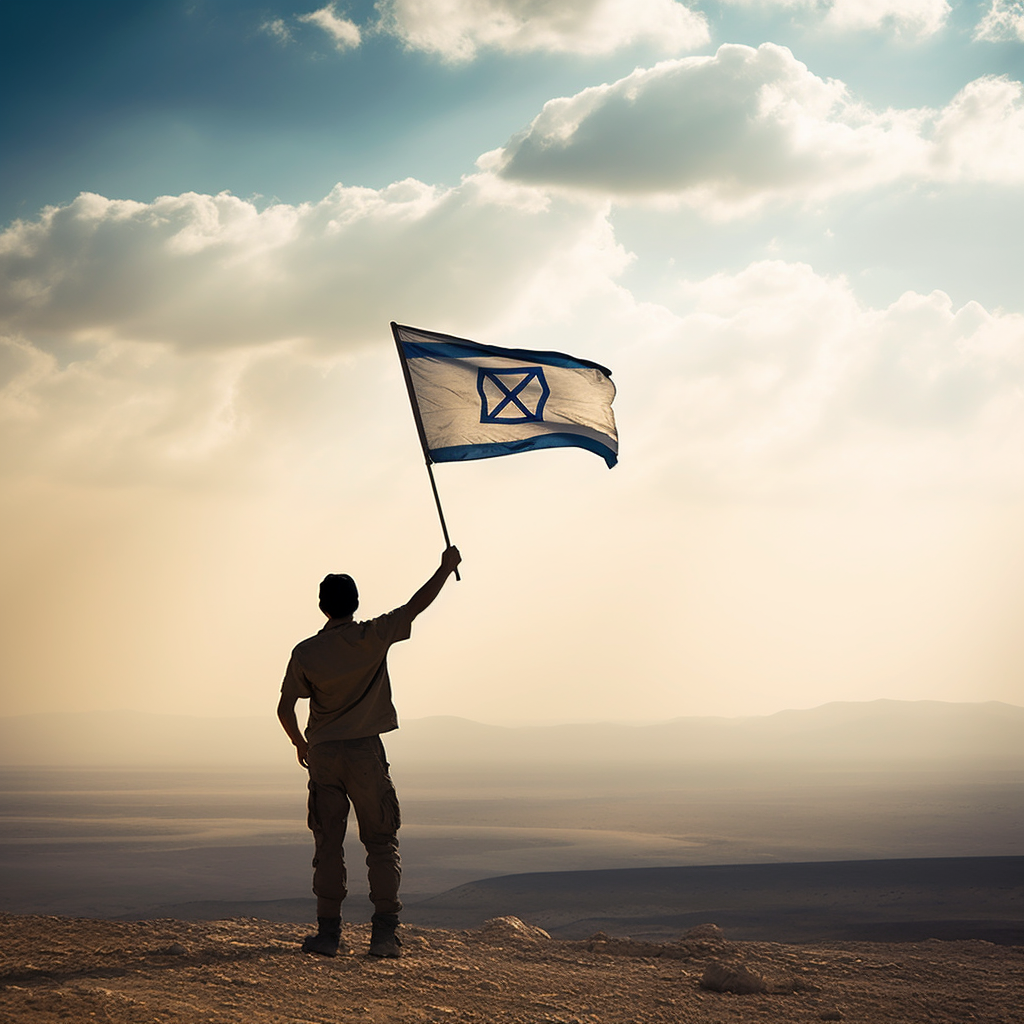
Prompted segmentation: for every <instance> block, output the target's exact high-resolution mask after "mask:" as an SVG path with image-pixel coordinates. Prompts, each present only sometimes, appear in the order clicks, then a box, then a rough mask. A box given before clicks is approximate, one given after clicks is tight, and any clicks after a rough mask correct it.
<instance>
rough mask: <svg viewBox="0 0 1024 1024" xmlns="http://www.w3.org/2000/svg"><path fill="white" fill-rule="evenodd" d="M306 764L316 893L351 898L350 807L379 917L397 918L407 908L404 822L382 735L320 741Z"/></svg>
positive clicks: (334, 898) (309, 755)
mask: <svg viewBox="0 0 1024 1024" xmlns="http://www.w3.org/2000/svg"><path fill="white" fill-rule="evenodd" d="M307 763H308V764H309V819H308V823H309V827H310V830H311V831H312V833H313V838H314V840H315V842H316V852H315V854H314V856H313V892H314V893H315V894H316V895H317V896H321V897H324V898H325V899H330V900H343V899H344V898H345V897H346V896H347V895H348V874H347V871H346V869H345V851H344V842H345V833H346V831H347V828H348V812H349V808H350V807H351V808H354V809H355V812H356V820H357V822H358V823H359V840H360V842H361V843H362V844H363V846H365V847H366V868H367V874H368V876H369V881H370V901H371V902H372V903H373V905H374V907H375V909H376V912H377V913H378V914H397V913H398V912H399V911H400V910H401V909H402V904H401V901H400V900H399V898H398V888H399V885H400V883H401V880H402V859H401V857H400V856H399V853H398V829H399V826H400V825H401V823H402V822H401V813H400V811H399V808H398V795H397V793H395V786H394V783H393V782H392V781H391V775H390V773H389V771H388V769H389V767H390V766H389V765H388V762H387V758H386V755H385V753H384V744H383V743H381V740H380V737H379V736H364V737H361V738H360V739H355V740H332V741H328V742H326V743H317V744H316V745H315V746H312V747H310V748H309V753H308V755H307Z"/></svg>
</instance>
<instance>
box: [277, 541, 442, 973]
mask: <svg viewBox="0 0 1024 1024" xmlns="http://www.w3.org/2000/svg"><path fill="white" fill-rule="evenodd" d="M461 561H462V556H461V555H460V554H459V550H458V548H455V547H449V548H448V550H447V551H445V553H444V554H443V555H442V556H441V565H440V566H439V567H438V569H437V571H436V572H435V573H434V575H433V576H431V577H430V579H429V580H427V582H426V583H424V584H423V586H422V587H420V589H419V590H417V591H416V593H415V594H413V596H412V598H410V600H409V601H408V603H406V604H404V605H402V606H401V607H400V608H396V609H395V610H394V611H393V612H388V613H387V614H386V615H380V616H378V617H377V618H375V619H369V620H368V621H366V622H356V621H355V619H354V618H353V616H354V615H355V612H356V609H357V608H358V607H359V593H358V591H357V590H356V585H355V582H354V581H353V579H352V577H351V576H345V575H340V574H334V573H332V574H331V575H329V576H327V577H325V578H324V581H323V582H322V583H321V584H320V610H321V611H322V612H323V613H324V615H326V616H327V624H326V625H325V626H324V628H323V629H321V630H320V632H319V633H317V634H316V635H315V636H311V637H310V638H309V639H308V640H303V641H302V643H300V644H298V645H297V646H296V647H295V649H294V650H293V651H292V656H291V660H290V661H289V662H288V669H287V671H286V672H285V676H284V682H283V683H282V684H281V701H280V703H279V704H278V705H277V717H278V718H279V719H280V720H281V725H282V726H284V731H285V732H286V733H288V738H289V739H290V740H291V741H292V743H293V744H294V745H295V751H296V754H297V755H298V759H299V764H301V765H302V767H303V768H308V769H309V827H310V829H312V831H313V836H314V839H315V841H316V853H315V855H314V857H313V892H314V893H316V898H317V900H316V919H317V934H316V935H307V936H306V939H305V941H304V942H303V943H302V948H303V950H305V951H306V952H308V953H322V954H323V955H325V956H335V955H337V952H338V945H339V942H340V938H341V902H342V900H344V899H345V896H346V895H347V893H348V889H347V887H346V881H347V875H346V872H345V858H344V850H343V843H344V840H345V830H346V827H347V824H348V812H349V808H350V807H354V808H355V812H356V819H357V821H358V822H359V839H360V841H361V842H362V844H363V845H364V846H365V847H366V866H367V873H368V875H369V880H370V900H371V901H372V903H373V905H374V915H373V933H372V936H371V939H370V955H371V956H390V957H396V956H399V955H400V950H399V946H400V945H401V943H400V941H399V939H398V936H397V935H396V934H395V930H396V928H397V927H398V914H399V911H400V910H401V909H402V904H401V901H400V900H399V898H398V887H399V883H400V881H401V878H402V862H401V858H400V857H399V854H398V827H399V825H400V824H401V818H400V814H399V809H398V797H397V795H396V794H395V787H394V784H393V783H392V781H391V776H390V775H389V774H388V762H387V759H386V757H385V754H384V745H383V744H382V743H381V740H380V734H381V733H382V732H390V731H391V730H392V729H397V728H398V716H397V714H396V713H395V706H394V704H393V703H392V702H391V680H390V679H389V678H388V666H387V654H388V648H390V647H391V645H392V644H393V643H397V642H398V641H399V640H406V639H408V637H409V634H410V630H411V628H412V621H413V619H415V618H416V616H417V615H419V614H420V612H422V611H423V610H424V609H425V608H427V607H428V606H429V605H430V604H431V602H432V601H433V600H434V598H435V597H437V595H438V594H439V593H440V592H441V588H442V587H443V586H444V584H445V581H446V580H447V579H448V577H449V576H450V575H451V573H453V572H454V571H455V568H456V566H458V564H459V563H460V562H461ZM300 698H308V699H309V721H308V723H307V724H306V734H305V736H303V734H302V732H301V731H300V730H299V725H298V722H297V720H296V718H295V702H296V701H297V700H299V699H300Z"/></svg>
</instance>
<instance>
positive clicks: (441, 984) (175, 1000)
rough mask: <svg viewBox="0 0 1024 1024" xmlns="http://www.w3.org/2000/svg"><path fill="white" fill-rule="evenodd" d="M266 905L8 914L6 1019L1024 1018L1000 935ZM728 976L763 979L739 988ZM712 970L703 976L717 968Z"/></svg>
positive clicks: (595, 1023) (3, 927)
mask: <svg viewBox="0 0 1024 1024" xmlns="http://www.w3.org/2000/svg"><path fill="white" fill-rule="evenodd" d="M306 930H307V929H305V928H303V927H302V926H298V925H292V924H280V923H273V922H268V921H262V920H258V919H255V918H235V919H231V920H226V921H213V922H205V921H204V922H185V921H177V920H153V921H134V922H113V921H98V920H89V919H83V918H58V917H38V916H37V917H30V916H18V915H0V1020H2V1021H3V1022H5V1024H6V1022H11V1024H21V1022H31V1024H49V1022H51V1021H61V1022H75V1024H78V1022H83V1024H91V1022H93V1021H96V1022H100V1021H111V1022H118V1024H143V1022H145V1024H157V1022H168V1021H175V1022H178V1021H183V1022H191V1021H202V1022H217V1024H229V1022H230V1024H235V1022H245V1024H262V1022H274V1024H280V1022H293V1021H296V1022H298V1021H301V1022H323V1024H326V1022H331V1024H338V1022H349V1021H358V1022H363V1024H368V1022H374V1024H378V1022H379V1024H385V1022H387V1024H391V1022H399V1024H404V1022H417V1024H419V1022H424V1021H438V1022H440V1021H444V1022H450V1021H486V1022H494V1024H504V1022H518V1024H538V1022H561V1024H568V1022H578V1024H605V1022H607V1024H613V1022H614V1024H620V1022H622V1024H625V1022H633V1024H636V1022H647V1021H651V1022H687V1024H689V1022H693V1024H712V1022H730V1024H731V1022H744V1024H746V1022H764V1024H782V1022H786V1024H793V1022H800V1021H821V1020H825V1021H828V1020H833V1021H834V1020H841V1021H848V1022H859V1024H875V1022H886V1024H890V1022H893V1024H896V1022H898V1024H916V1022H922V1024H923V1022H930V1024H931V1022H944V1021H981V1022H985V1024H1000V1022H1003V1024H1020V1022H1021V1021H1022V1020H1024V947H1018V946H997V945H992V944H990V943H987V942H982V941H969V942H939V941H934V940H931V941H928V942H922V943H898V944H882V943H829V944H815V945H800V946H792V945H782V944H778V943H770V942H732V941H728V939H727V937H721V936H720V935H716V933H715V929H713V928H706V927H704V928H699V929H694V930H692V931H691V933H690V934H689V935H688V936H686V937H682V938H680V939H679V940H677V941H672V942H662V943H647V942H635V941H630V940H624V939H609V938H608V937H607V936H602V935H600V934H599V935H596V936H594V937H592V938H590V939H585V940H580V941H555V940H552V939H549V938H546V937H545V934H544V933H542V932H540V931H539V930H537V929H532V928H530V927H529V926H524V925H522V924H521V922H518V921H517V920H516V919H515V918H501V919H497V920H496V921H494V922H490V923H489V924H488V925H487V926H485V927H484V928H483V929H480V930H478V931H462V932H457V931H444V930H441V929H427V928H417V927H412V926H403V928H402V930H401V934H402V936H403V942H404V951H405V956H404V957H403V958H402V959H400V960H375V959H371V958H369V957H368V956H366V955H365V953H364V950H365V947H366V945H367V941H368V927H367V926H365V925H356V926H346V929H345V934H344V938H345V940H346V941H347V944H348V945H350V946H351V947H352V948H353V950H354V952H351V953H348V954H345V955H340V956H338V957H337V958H336V959H326V958H323V957H317V956H312V955H308V954H303V953H301V952H300V951H299V949H298V944H299V942H300V941H301V938H302V935H303V934H304V933H305V931H306ZM709 982H710V983H712V984H714V985H717V986H718V987H726V988H728V987H729V986H730V985H732V986H733V987H736V988H740V989H744V988H746V989H750V988H754V989H758V988H760V989H762V991H754V992H748V993H746V994H738V993H736V992H729V991H716V990H714V989H713V988H708V987H706V985H707V984H708V983H709ZM702 983H703V984H702Z"/></svg>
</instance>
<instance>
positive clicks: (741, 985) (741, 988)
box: [700, 963, 768, 996]
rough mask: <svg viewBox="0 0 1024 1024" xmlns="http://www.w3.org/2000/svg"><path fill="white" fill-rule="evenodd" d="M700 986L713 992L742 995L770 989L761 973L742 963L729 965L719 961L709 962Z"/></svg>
mask: <svg viewBox="0 0 1024 1024" xmlns="http://www.w3.org/2000/svg"><path fill="white" fill-rule="evenodd" d="M700 987H701V988H706V989H710V990H711V991H712V992H735V993H736V995H740V996H748V995H752V994H753V993H755V992H767V991H768V985H767V984H766V983H765V980H764V978H762V977H761V975H760V974H755V973H754V972H753V971H751V970H748V969H747V968H746V967H743V966H742V965H739V966H736V967H727V966H726V965H725V964H718V963H713V964H708V966H707V969H706V970H705V971H704V977H702V978H701V979H700Z"/></svg>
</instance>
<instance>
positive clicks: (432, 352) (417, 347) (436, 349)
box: [402, 341, 612, 377]
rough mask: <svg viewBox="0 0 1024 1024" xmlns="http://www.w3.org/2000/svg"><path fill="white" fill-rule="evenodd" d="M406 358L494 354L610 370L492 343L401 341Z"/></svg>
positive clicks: (555, 354) (574, 367)
mask: <svg viewBox="0 0 1024 1024" xmlns="http://www.w3.org/2000/svg"><path fill="white" fill-rule="evenodd" d="M402 351H403V352H404V353H405V358H406V359H473V358H477V359H479V358H480V357H483V356H496V357H498V358H501V359H523V360H526V361H527V362H534V363H543V364H544V365H545V366H564V367H566V368H567V369H570V370H600V371H601V373H603V374H604V375H605V376H606V377H610V376H611V375H612V371H611V370H609V369H608V368H607V367H605V366H602V365H601V364H600V363H592V362H590V361H589V360H587V359H575V358H573V356H567V355H565V354H564V353H562V352H534V351H533V350H531V349H528V348H498V347H497V346H496V345H477V344H476V343H475V342H472V341H461V342H460V341H443V342H437V341H427V342H423V341H403V342H402Z"/></svg>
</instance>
